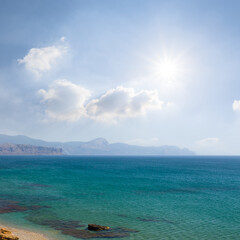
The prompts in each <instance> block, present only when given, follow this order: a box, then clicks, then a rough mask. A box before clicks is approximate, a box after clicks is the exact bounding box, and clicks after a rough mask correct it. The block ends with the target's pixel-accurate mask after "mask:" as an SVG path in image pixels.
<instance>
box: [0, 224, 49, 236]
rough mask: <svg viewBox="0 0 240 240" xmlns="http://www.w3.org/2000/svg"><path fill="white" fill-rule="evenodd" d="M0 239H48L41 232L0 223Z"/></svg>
mask: <svg viewBox="0 0 240 240" xmlns="http://www.w3.org/2000/svg"><path fill="white" fill-rule="evenodd" d="M0 240H49V238H46V237H45V236H44V235H42V234H41V233H36V232H31V231H28V230H25V229H18V228H13V227H9V226H5V225H2V224H0Z"/></svg>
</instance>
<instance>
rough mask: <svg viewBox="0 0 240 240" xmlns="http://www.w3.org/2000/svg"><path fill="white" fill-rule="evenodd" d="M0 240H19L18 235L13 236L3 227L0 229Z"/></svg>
mask: <svg viewBox="0 0 240 240" xmlns="http://www.w3.org/2000/svg"><path fill="white" fill-rule="evenodd" d="M0 240H19V238H18V237H16V236H14V235H13V234H12V233H11V232H10V231H9V230H7V229H5V228H1V229H0Z"/></svg>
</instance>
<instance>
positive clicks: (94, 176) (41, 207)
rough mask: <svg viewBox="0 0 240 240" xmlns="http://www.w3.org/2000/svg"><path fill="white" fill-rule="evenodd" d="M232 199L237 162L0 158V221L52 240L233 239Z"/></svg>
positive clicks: (236, 217) (238, 212)
mask: <svg viewBox="0 0 240 240" xmlns="http://www.w3.org/2000/svg"><path fill="white" fill-rule="evenodd" d="M239 199H240V157H199V156H194V157H72V156H61V157H59V156H50V157H43V156H41V157H26V156H24V157H23V156H21V157H19V156H14V157H3V156H1V157H0V221H4V222H7V223H10V224H11V225H14V226H20V227H21V226H22V227H25V228H29V229H33V230H38V231H42V232H45V233H47V234H48V235H49V236H52V237H55V238H56V239H66V240H70V239H72V240H73V239H77V238H76V237H72V236H70V235H69V231H70V232H71V231H72V232H73V231H75V232H77V233H79V232H78V231H76V230H79V229H81V230H84V229H85V228H86V226H87V224H88V223H96V224H100V225H107V226H110V227H112V228H113V232H114V233H117V234H120V235H118V236H124V238H123V239H126V240H130V239H139V240H141V239H144V240H146V239H148V240H159V239H178V240H179V239H208V240H209V239H240V227H239V223H240V200H239ZM119 228H120V229H119ZM123 228H129V229H131V230H137V231H138V232H131V231H129V230H126V229H123ZM87 234H89V233H87ZM90 234H91V233H90ZM90 236H92V235H90ZM80 239H81V238H80ZM98 239H101V238H98Z"/></svg>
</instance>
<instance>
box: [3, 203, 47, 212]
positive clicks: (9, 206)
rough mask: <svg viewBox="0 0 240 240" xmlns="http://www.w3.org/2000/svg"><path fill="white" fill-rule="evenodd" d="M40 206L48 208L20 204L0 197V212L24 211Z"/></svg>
mask: <svg viewBox="0 0 240 240" xmlns="http://www.w3.org/2000/svg"><path fill="white" fill-rule="evenodd" d="M41 208H49V207H48V206H40V205H32V206H22V205H20V204H19V203H18V202H17V201H12V200H5V199H0V214H1V213H10V212H24V211H27V210H37V209H41Z"/></svg>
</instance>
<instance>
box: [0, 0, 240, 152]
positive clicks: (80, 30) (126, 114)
mask: <svg viewBox="0 0 240 240" xmlns="http://www.w3.org/2000/svg"><path fill="white" fill-rule="evenodd" d="M239 12H240V1H238V0H199V1H198V0H52V1H47V0H34V1H32V0H21V1H18V0H0V133H1V134H8V135H18V134H20V135H27V136H29V137H33V138H39V139H43V140H47V141H89V140H91V139H94V138H97V137H103V138H106V139H107V140H108V141H109V142H110V143H114V142H124V143H129V144H136V145H142V146H162V145H175V146H178V147H181V148H183V147H186V148H189V149H191V150H193V151H195V152H196V153H197V154H206V155H209V154H213V155H222V154H224V155H239V154H240V44H239V43H240V15H239Z"/></svg>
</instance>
